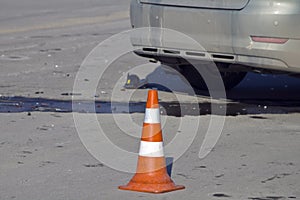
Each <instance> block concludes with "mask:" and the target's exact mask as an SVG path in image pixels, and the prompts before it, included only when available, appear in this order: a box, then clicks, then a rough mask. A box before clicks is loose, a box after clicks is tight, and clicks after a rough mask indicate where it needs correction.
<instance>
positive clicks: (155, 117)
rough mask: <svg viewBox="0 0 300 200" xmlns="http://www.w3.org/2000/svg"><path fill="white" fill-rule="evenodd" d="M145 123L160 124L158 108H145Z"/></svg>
mask: <svg viewBox="0 0 300 200" xmlns="http://www.w3.org/2000/svg"><path fill="white" fill-rule="evenodd" d="M144 122H145V123H148V124H158V123H160V113H159V108H146V113H145V120H144Z"/></svg>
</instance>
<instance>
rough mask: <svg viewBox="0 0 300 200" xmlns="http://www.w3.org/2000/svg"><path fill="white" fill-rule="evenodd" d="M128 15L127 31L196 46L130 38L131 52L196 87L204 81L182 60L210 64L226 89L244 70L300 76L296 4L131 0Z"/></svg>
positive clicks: (299, 5)
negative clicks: (176, 36) (167, 35)
mask: <svg viewBox="0 0 300 200" xmlns="http://www.w3.org/2000/svg"><path fill="white" fill-rule="evenodd" d="M130 14H131V23H132V27H133V28H141V27H148V28H149V27H152V28H155V27H158V28H165V29H171V30H175V31H178V32H180V33H183V34H185V35H187V36H189V37H191V38H193V39H194V40H195V41H197V42H198V43H199V44H201V46H202V47H203V48H197V47H195V46H193V45H189V44H188V42H186V41H184V40H181V41H178V43H174V42H173V43H167V42H161V40H162V38H158V37H161V36H159V34H152V36H151V37H152V38H151V41H150V40H143V39H136V40H134V39H133V40H132V44H133V46H135V47H136V50H135V53H136V54H138V55H140V56H143V57H147V58H151V59H155V60H157V61H160V62H161V63H162V64H165V65H168V66H171V67H174V68H175V69H177V70H178V71H179V72H181V73H182V74H183V75H184V77H185V78H186V79H187V80H188V81H189V82H190V83H191V85H192V86H194V87H196V88H198V89H206V85H205V82H204V81H203V78H202V77H201V75H200V74H199V73H197V70H196V69H195V67H192V66H191V65H190V64H189V63H187V62H186V59H193V60H197V61H205V60H207V59H209V60H212V61H213V62H214V63H215V64H216V66H217V67H218V70H219V71H220V73H221V75H222V79H223V82H224V85H225V88H226V89H231V88H233V87H235V86H236V85H237V84H239V82H241V81H242V80H243V78H244V77H245V75H246V73H247V72H250V71H251V72H253V71H254V72H258V73H287V74H291V75H293V74H297V73H300V1H299V0H132V2H131V11H130ZM145 34H146V33H145ZM141 37H148V36H145V35H144V36H143V35H141ZM155 37H157V38H155ZM149 41H150V42H149ZM153 41H154V42H153ZM155 41H156V42H155ZM157 41H160V42H157Z"/></svg>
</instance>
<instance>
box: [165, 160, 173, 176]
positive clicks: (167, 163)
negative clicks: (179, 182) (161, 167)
mask: <svg viewBox="0 0 300 200" xmlns="http://www.w3.org/2000/svg"><path fill="white" fill-rule="evenodd" d="M173 161H174V158H173V157H166V166H167V172H168V175H169V176H170V177H172V169H173Z"/></svg>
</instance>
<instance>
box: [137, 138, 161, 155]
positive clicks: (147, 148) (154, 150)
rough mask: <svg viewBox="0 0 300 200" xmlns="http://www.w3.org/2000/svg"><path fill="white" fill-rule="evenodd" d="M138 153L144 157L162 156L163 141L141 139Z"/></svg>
mask: <svg viewBox="0 0 300 200" xmlns="http://www.w3.org/2000/svg"><path fill="white" fill-rule="evenodd" d="M139 155H140V156H146V157H163V156H164V150H163V142H146V141H141V144H140V153H139Z"/></svg>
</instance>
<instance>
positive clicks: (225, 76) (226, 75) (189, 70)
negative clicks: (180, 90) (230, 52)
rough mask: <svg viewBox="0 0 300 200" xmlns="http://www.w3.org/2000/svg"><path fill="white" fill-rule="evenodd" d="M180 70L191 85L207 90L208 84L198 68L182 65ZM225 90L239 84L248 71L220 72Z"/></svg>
mask: <svg viewBox="0 0 300 200" xmlns="http://www.w3.org/2000/svg"><path fill="white" fill-rule="evenodd" d="M179 72H180V73H181V74H182V75H183V76H184V78H185V79H186V80H187V81H188V82H189V83H190V84H191V86H192V87H193V88H195V89H198V90H205V91H207V90H208V89H207V86H206V84H205V81H204V79H203V78H202V76H201V75H200V74H199V72H198V70H197V69H195V67H193V66H184V67H180V70H179ZM220 74H221V77H222V80H223V83H224V87H225V90H230V89H232V88H234V87H235V86H237V85H238V84H239V83H240V82H241V81H242V80H243V79H244V78H245V76H246V75H247V72H220ZM214 77H215V75H213V74H212V75H211V77H209V78H212V79H213V78H214Z"/></svg>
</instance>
